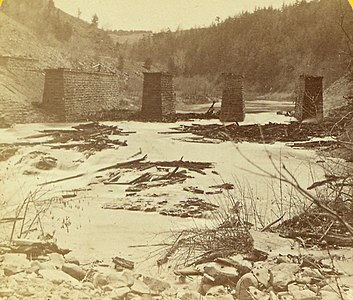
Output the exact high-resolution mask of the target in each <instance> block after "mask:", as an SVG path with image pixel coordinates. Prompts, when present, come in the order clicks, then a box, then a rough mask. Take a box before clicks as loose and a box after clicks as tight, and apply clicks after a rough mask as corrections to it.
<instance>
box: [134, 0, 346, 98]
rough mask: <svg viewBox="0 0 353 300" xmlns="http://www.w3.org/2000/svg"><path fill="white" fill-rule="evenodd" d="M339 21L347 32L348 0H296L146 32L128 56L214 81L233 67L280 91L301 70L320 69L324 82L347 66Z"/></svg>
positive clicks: (260, 86) (260, 87)
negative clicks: (194, 24)
mask: <svg viewBox="0 0 353 300" xmlns="http://www.w3.org/2000/svg"><path fill="white" fill-rule="evenodd" d="M342 27H343V28H344V29H345V31H346V33H348V35H349V36H350V37H353V10H352V8H351V7H350V6H349V3H348V1H345V0H314V1H310V2H308V1H296V2H295V3H293V4H290V5H283V6H282V7H281V8H280V9H275V8H273V7H266V8H257V9H255V11H254V12H252V13H249V12H243V13H241V14H239V15H237V16H234V17H230V18H228V19H226V20H224V21H221V22H220V21H219V20H217V21H216V22H215V23H214V24H212V26H210V27H208V28H193V29H190V30H177V31H175V32H172V31H170V30H168V31H164V32H159V33H155V34H152V35H146V36H145V37H144V38H143V39H141V40H139V41H138V42H137V43H135V44H134V45H133V46H132V47H131V49H130V56H131V58H133V59H135V60H139V61H146V60H151V61H152V62H153V64H156V65H160V66H163V68H165V69H167V70H168V71H169V72H171V73H173V74H175V75H177V76H179V77H185V78H190V77H194V76H203V77H204V78H206V79H207V80H209V81H215V78H216V77H217V76H219V74H220V73H222V72H234V73H239V74H243V75H244V76H245V77H246V80H247V82H248V83H249V85H250V87H251V89H252V90H253V91H256V92H261V93H267V92H271V91H286V90H290V89H293V87H294V84H295V80H296V78H297V77H298V76H299V75H300V74H303V73H307V74H312V75H322V76H324V77H325V83H326V85H329V84H330V83H332V82H333V81H334V80H336V79H338V78H339V77H341V76H342V75H343V74H344V73H345V72H346V71H347V66H348V65H349V61H350V59H351V57H350V55H349V43H348V42H347V35H346V34H345V33H344V31H343V30H342Z"/></svg>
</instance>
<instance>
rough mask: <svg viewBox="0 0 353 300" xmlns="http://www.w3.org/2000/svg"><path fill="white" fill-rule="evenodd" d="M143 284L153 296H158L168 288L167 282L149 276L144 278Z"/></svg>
mask: <svg viewBox="0 0 353 300" xmlns="http://www.w3.org/2000/svg"><path fill="white" fill-rule="evenodd" d="M143 282H144V283H145V284H146V285H147V286H148V287H149V289H150V290H151V292H152V293H153V294H160V293H162V292H164V291H165V290H167V289H169V288H170V284H169V283H168V282H165V281H162V280H159V279H156V278H153V277H149V276H144V277H143Z"/></svg>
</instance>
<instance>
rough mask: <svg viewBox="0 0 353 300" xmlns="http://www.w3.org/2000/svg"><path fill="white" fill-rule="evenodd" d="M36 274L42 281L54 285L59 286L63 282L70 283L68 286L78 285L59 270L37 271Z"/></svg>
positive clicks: (73, 279)
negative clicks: (44, 280)
mask: <svg viewBox="0 0 353 300" xmlns="http://www.w3.org/2000/svg"><path fill="white" fill-rule="evenodd" d="M38 273H39V275H41V276H42V277H43V278H44V279H46V280H48V281H51V282H52V283H54V284H61V283H63V282H66V283H70V284H77V283H78V281H77V280H76V279H75V278H73V277H71V276H70V275H68V274H66V273H64V272H63V271H60V270H39V271H38Z"/></svg>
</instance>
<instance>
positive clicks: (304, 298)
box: [290, 290, 318, 300]
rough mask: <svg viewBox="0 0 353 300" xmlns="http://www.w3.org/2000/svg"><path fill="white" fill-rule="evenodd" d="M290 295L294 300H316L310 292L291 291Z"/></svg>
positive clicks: (314, 295)
mask: <svg viewBox="0 0 353 300" xmlns="http://www.w3.org/2000/svg"><path fill="white" fill-rule="evenodd" d="M290 294H291V295H292V296H293V298H294V299H295V300H317V299H318V298H317V297H316V294H315V293H314V292H312V291H310V290H292V291H290Z"/></svg>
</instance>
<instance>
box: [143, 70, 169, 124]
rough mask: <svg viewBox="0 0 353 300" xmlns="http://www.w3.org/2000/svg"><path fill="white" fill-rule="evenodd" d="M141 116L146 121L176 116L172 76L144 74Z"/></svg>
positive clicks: (166, 74)
mask: <svg viewBox="0 0 353 300" xmlns="http://www.w3.org/2000/svg"><path fill="white" fill-rule="evenodd" d="M143 74H144V81H143V95H142V109H141V116H142V118H144V119H146V120H163V119H166V118H171V117H174V116H175V114H176V110H175V102H176V97H175V93H174V83H173V75H171V74H169V73H162V72H155V73H150V72H145V73H143Z"/></svg>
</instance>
